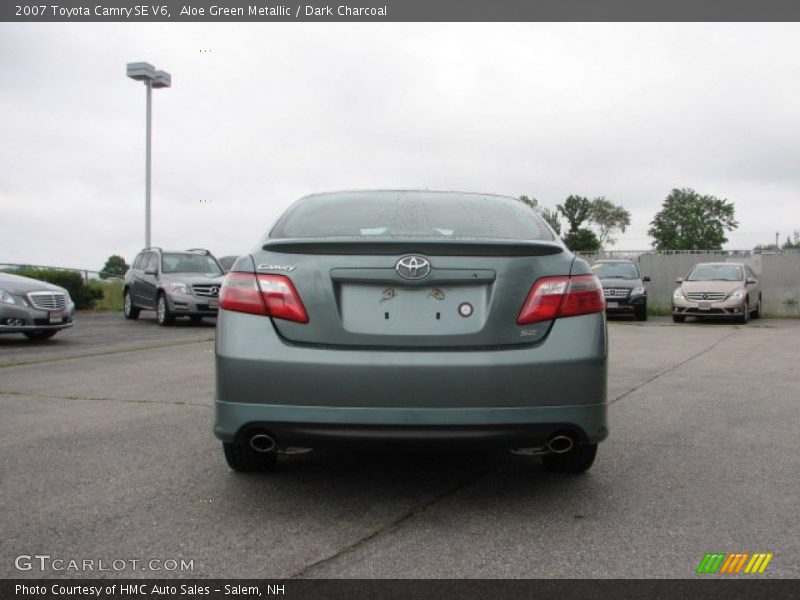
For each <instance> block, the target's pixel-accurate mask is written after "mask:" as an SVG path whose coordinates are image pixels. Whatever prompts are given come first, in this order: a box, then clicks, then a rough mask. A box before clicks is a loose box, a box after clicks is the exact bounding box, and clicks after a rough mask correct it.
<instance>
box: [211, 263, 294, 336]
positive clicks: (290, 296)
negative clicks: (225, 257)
mask: <svg viewBox="0 0 800 600" xmlns="http://www.w3.org/2000/svg"><path fill="white" fill-rule="evenodd" d="M219 306H220V308H224V309H225V310H232V311H235V312H244V313H250V314H253V315H265V316H270V317H273V318H275V319H285V320H287V321H296V322H298V323H308V314H307V313H306V309H305V307H304V306H303V303H302V301H301V300H300V295H299V294H298V293H297V289H295V287H294V284H293V283H292V281H291V280H290V279H289V278H288V277H286V276H284V275H256V274H255V273H238V272H235V271H231V272H230V273H228V274H227V275H226V276H225V281H224V282H223V284H222V289H221V290H220V293H219Z"/></svg>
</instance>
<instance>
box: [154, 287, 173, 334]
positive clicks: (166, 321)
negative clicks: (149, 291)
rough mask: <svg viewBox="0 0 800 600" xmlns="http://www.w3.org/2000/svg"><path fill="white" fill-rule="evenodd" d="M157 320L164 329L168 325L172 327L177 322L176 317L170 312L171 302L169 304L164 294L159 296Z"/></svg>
mask: <svg viewBox="0 0 800 600" xmlns="http://www.w3.org/2000/svg"><path fill="white" fill-rule="evenodd" d="M156 320H157V321H158V324H159V325H162V326H164V327H166V326H167V325H172V324H173V323H174V322H175V315H173V314H172V313H171V312H170V310H169V302H167V297H166V296H165V295H164V292H161V293H160V294H159V295H158V303H157V305H156Z"/></svg>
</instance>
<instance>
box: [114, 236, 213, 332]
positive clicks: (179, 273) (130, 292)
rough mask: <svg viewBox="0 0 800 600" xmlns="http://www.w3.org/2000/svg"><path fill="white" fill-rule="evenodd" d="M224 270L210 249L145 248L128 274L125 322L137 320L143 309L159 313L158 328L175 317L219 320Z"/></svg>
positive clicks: (126, 276) (126, 280)
mask: <svg viewBox="0 0 800 600" xmlns="http://www.w3.org/2000/svg"><path fill="white" fill-rule="evenodd" d="M222 277H223V271H222V267H220V266H219V263H218V262H217V259H216V258H214V256H213V255H212V254H211V252H209V251H208V250H203V249H200V248H192V249H190V250H186V251H184V252H168V251H164V250H162V249H161V248H156V247H153V248H145V249H144V250H142V251H141V252H140V253H139V255H138V256H137V257H136V260H134V261H133V266H132V267H131V268H130V269H129V270H128V272H127V273H126V274H125V287H124V289H123V305H124V312H125V318H126V319H138V318H139V312H140V311H141V310H142V309H145V310H154V311H156V319H157V320H158V324H159V325H172V323H174V322H175V317H190V318H191V319H192V321H195V322H198V321H200V320H201V319H202V318H203V317H216V316H217V311H218V310H219V289H220V287H221V286H222Z"/></svg>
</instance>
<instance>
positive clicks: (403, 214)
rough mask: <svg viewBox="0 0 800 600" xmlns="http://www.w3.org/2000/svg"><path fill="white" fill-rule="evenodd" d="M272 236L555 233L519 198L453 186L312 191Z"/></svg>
mask: <svg viewBox="0 0 800 600" xmlns="http://www.w3.org/2000/svg"><path fill="white" fill-rule="evenodd" d="M270 237H271V238H272V239H286V238H328V237H342V238H384V239H385V238H409V237H414V238H426V239H436V238H445V239H447V238H451V239H458V238H462V239H464V238H466V239H510V240H548V241H549V240H553V239H554V238H553V235H552V233H551V232H550V230H549V229H548V227H547V225H546V224H545V223H544V221H543V219H542V218H541V217H539V215H537V214H536V212H535V211H534V210H533V209H531V208H530V207H529V206H527V205H525V204H523V203H522V202H520V201H519V200H515V199H514V198H507V197H503V196H487V195H481V194H463V193H449V192H351V193H336V194H321V195H318V196H308V197H306V198H303V199H301V200H299V201H297V202H296V203H295V204H294V205H293V206H292V207H291V208H289V210H287V211H286V212H285V213H284V215H283V216H282V217H281V218H280V219H279V220H278V222H277V223H276V224H275V227H274V228H273V229H272V231H271V232H270Z"/></svg>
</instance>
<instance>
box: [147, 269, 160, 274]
mask: <svg viewBox="0 0 800 600" xmlns="http://www.w3.org/2000/svg"><path fill="white" fill-rule="evenodd" d="M144 274H145V275H158V271H156V270H155V269H145V272H144Z"/></svg>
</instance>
